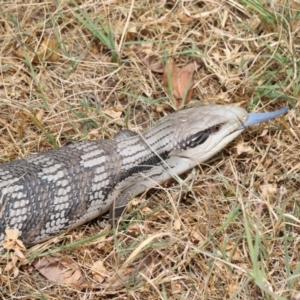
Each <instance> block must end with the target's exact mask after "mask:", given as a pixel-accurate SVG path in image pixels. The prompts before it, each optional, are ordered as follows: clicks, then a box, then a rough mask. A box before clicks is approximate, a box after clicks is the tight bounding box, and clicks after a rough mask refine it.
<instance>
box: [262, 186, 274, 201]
mask: <svg viewBox="0 0 300 300" xmlns="http://www.w3.org/2000/svg"><path fill="white" fill-rule="evenodd" d="M260 190H261V192H262V193H261V196H262V198H264V199H266V198H267V197H268V196H274V195H275V194H276V193H277V192H278V187H277V184H276V183H274V184H270V183H267V184H263V185H261V186H260Z"/></svg>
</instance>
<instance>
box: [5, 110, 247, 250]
mask: <svg viewBox="0 0 300 300" xmlns="http://www.w3.org/2000/svg"><path fill="white" fill-rule="evenodd" d="M246 118H247V112H246V111H245V110H243V109H242V108H238V107H231V106H217V105H215V106H206V107H199V108H191V109H186V110H182V111H179V112H176V113H174V114H170V115H169V116H168V117H165V118H163V119H162V120H161V121H160V122H159V123H158V124H157V126H155V127H154V128H152V129H150V130H148V131H146V132H145V133H143V134H124V135H122V134H120V135H118V136H117V137H116V138H115V139H112V140H99V141H90V142H81V143H77V144H72V145H70V146H66V147H62V148H60V149H57V150H52V151H48V152H45V153H41V154H37V155H34V156H31V157H28V158H25V159H20V160H16V161H13V162H10V163H5V164H2V165H0V243H1V242H2V240H4V238H5V229H6V228H17V229H19V231H20V233H21V240H22V241H23V242H24V244H25V245H27V246H30V245H34V244H36V243H38V242H40V241H43V240H46V239H48V238H49V237H51V236H53V235H55V234H57V233H59V232H61V231H62V230H65V229H68V228H74V227H77V226H79V225H81V224H83V223H85V222H87V221H89V220H92V219H94V218H96V217H98V216H100V215H102V214H103V213H105V212H106V211H108V210H109V208H110V207H113V208H114V210H112V211H111V216H113V215H114V212H116V217H118V216H119V215H120V213H121V212H122V211H123V208H124V207H125V206H126V204H127V202H128V201H129V200H130V198H131V197H134V196H136V195H138V194H140V193H142V192H144V191H145V190H147V189H149V188H151V187H154V186H155V185H157V184H160V183H162V182H163V181H165V180H167V179H169V178H171V177H173V176H175V175H177V174H181V173H183V172H185V171H187V170H189V169H190V168H192V167H194V166H196V165H197V164H199V163H201V162H204V161H205V160H207V159H209V158H210V157H211V156H213V155H214V154H215V153H217V152H218V151H219V150H221V149H222V148H224V147H225V146H226V145H227V144H228V143H229V142H230V141H231V140H233V139H234V138H235V137H236V136H237V135H239V134H240V133H241V132H242V131H243V130H242V129H240V130H237V128H239V127H240V125H241V124H242V123H243V122H244V121H245V120H246ZM212 129H214V130H212ZM216 129H217V130H216ZM201 132H204V133H205V134H206V135H205V138H202V137H201ZM208 132H209V134H208ZM199 133H200V138H199ZM199 141H200V142H201V143H200V142H199ZM197 143H199V145H198V144H197Z"/></svg>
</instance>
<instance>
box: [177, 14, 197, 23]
mask: <svg viewBox="0 0 300 300" xmlns="http://www.w3.org/2000/svg"><path fill="white" fill-rule="evenodd" d="M177 17H178V19H179V20H180V21H181V22H182V23H185V24H188V23H191V22H194V21H195V19H193V18H191V17H189V16H188V15H187V14H185V13H184V12H179V13H178V14H177Z"/></svg>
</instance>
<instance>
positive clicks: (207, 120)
mask: <svg viewBox="0 0 300 300" xmlns="http://www.w3.org/2000/svg"><path fill="white" fill-rule="evenodd" d="M287 111H288V107H284V108H282V109H280V110H277V111H273V112H266V113H247V111H246V110H244V109H243V108H240V107H235V106H226V105H225V106H224V105H210V106H204V107H197V108H190V109H186V110H183V111H182V113H181V115H179V114H178V115H177V118H178V119H177V124H180V125H179V126H177V128H179V130H178V132H177V137H178V139H177V141H176V145H174V146H175V147H174V148H175V149H176V150H175V152H176V153H170V155H174V156H180V157H182V158H183V157H185V158H188V159H190V160H193V161H195V162H196V163H201V162H204V161H206V160H207V159H209V158H210V157H212V156H213V155H214V154H216V153H217V152H219V151H220V150H221V149H223V148H224V147H225V146H226V145H227V144H228V143H229V142H231V141H232V140H233V139H235V138H236V137H237V136H238V135H239V134H241V132H242V131H243V130H245V129H246V128H247V127H249V126H251V125H255V124H259V123H261V122H265V121H267V120H270V119H273V118H275V117H277V116H280V115H281V114H284V113H286V112H287ZM175 115H176V114H175ZM174 121H175V120H174ZM173 143H174V142H173ZM172 152H173V151H172Z"/></svg>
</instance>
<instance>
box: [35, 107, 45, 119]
mask: <svg viewBox="0 0 300 300" xmlns="http://www.w3.org/2000/svg"><path fill="white" fill-rule="evenodd" d="M44 115H45V110H44V109H40V110H39V111H38V112H37V113H36V115H35V117H36V118H37V120H38V121H42V119H43V118H44Z"/></svg>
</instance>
